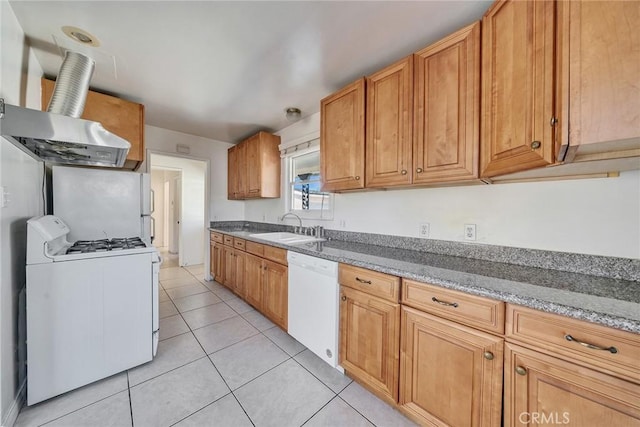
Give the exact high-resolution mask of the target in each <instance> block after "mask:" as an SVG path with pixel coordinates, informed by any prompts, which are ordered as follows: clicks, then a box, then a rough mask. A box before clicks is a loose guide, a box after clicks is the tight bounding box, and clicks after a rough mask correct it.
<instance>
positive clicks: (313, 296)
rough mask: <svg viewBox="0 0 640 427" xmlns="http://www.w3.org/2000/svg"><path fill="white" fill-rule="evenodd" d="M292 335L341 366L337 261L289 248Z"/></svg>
mask: <svg viewBox="0 0 640 427" xmlns="http://www.w3.org/2000/svg"><path fill="white" fill-rule="evenodd" d="M287 259H288V261H289V307H288V309H289V324H288V332H289V335H291V336H293V337H294V338H295V339H297V340H298V341H300V343H302V344H303V345H305V346H306V347H307V348H308V349H309V350H311V351H313V352H314V353H315V354H317V355H318V356H319V357H320V358H321V359H322V360H324V361H325V362H327V363H328V364H329V365H331V366H332V367H334V368H336V367H337V366H338V314H339V301H338V298H339V293H340V290H339V286H338V263H337V262H333V261H328V260H325V259H321V258H316V257H312V256H308V255H303V254H299V253H297V252H291V251H289V252H288V255H287Z"/></svg>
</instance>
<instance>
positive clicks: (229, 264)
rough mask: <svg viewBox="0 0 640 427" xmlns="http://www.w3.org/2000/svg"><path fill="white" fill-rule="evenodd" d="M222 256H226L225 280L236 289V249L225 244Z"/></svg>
mask: <svg viewBox="0 0 640 427" xmlns="http://www.w3.org/2000/svg"><path fill="white" fill-rule="evenodd" d="M222 256H223V258H224V282H222V284H223V285H225V286H226V287H227V288H229V289H234V286H235V283H236V259H235V251H234V249H233V248H232V247H229V246H223V247H222Z"/></svg>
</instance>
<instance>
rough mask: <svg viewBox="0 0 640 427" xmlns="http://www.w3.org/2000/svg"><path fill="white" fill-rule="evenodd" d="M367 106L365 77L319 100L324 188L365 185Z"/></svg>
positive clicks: (354, 188)
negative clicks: (365, 121)
mask: <svg viewBox="0 0 640 427" xmlns="http://www.w3.org/2000/svg"><path fill="white" fill-rule="evenodd" d="M364 109H365V79H364V78H361V79H359V80H357V81H355V82H354V83H352V84H350V85H348V86H347V87H345V88H343V89H341V90H339V91H338V92H336V93H334V94H333V95H330V96H328V97H326V98H324V99H323V100H322V101H320V175H321V178H322V190H323V191H345V190H357V189H362V188H364V183H365V179H364V169H365V167H364Z"/></svg>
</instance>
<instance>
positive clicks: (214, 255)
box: [211, 243, 224, 283]
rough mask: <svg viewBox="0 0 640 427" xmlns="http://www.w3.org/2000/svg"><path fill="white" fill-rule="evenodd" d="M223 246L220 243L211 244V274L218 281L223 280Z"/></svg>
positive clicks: (221, 281)
mask: <svg viewBox="0 0 640 427" xmlns="http://www.w3.org/2000/svg"><path fill="white" fill-rule="evenodd" d="M222 248H223V246H222V245H221V244H220V243H213V244H212V245H211V275H212V276H213V279H214V280H215V281H216V282H218V283H223V282H224V259H223V257H222Z"/></svg>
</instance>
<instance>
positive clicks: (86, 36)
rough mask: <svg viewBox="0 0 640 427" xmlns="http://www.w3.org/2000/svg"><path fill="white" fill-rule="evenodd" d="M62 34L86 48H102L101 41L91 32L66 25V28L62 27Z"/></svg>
mask: <svg viewBox="0 0 640 427" xmlns="http://www.w3.org/2000/svg"><path fill="white" fill-rule="evenodd" d="M62 32H63V33H65V34H66V35H67V36H69V37H70V38H72V39H73V40H75V41H77V42H78V43H81V44H83V45H85V46H93V47H98V46H100V41H99V40H98V39H97V38H96V37H95V36H94V35H92V34H91V33H90V32H88V31H85V30H83V29H82V28H78V27H72V26H69V25H65V26H64V27H62Z"/></svg>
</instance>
